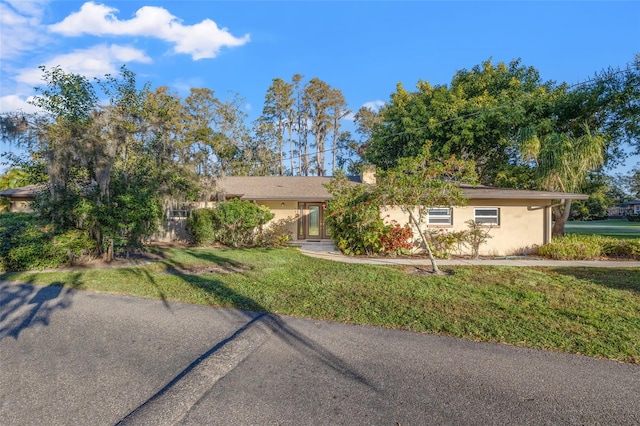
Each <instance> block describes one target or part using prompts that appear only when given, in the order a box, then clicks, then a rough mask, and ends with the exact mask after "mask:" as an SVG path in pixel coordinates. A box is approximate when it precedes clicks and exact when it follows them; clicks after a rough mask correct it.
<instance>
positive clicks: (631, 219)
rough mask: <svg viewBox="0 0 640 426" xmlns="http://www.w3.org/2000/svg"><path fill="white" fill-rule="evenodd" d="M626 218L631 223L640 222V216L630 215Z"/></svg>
mask: <svg viewBox="0 0 640 426" xmlns="http://www.w3.org/2000/svg"><path fill="white" fill-rule="evenodd" d="M626 217H627V220H628V221H629V222H640V214H629V215H627V216H626Z"/></svg>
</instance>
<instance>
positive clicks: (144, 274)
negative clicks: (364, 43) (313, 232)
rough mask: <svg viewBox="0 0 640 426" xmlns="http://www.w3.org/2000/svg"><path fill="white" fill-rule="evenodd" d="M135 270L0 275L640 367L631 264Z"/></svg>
mask: <svg viewBox="0 0 640 426" xmlns="http://www.w3.org/2000/svg"><path fill="white" fill-rule="evenodd" d="M165 252H166V254H167V256H168V257H167V258H166V259H165V260H164V261H161V262H157V263H153V264H150V265H147V266H144V267H137V268H125V269H100V270H99V269H93V270H77V271H70V272H43V273H29V272H24V273H11V274H3V275H0V280H10V281H18V282H28V283H33V284H40V285H49V284H52V283H64V285H67V286H71V287H75V288H79V289H87V290H92V291H99V292H108V293H117V294H128V295H133V296H142V297H153V298H159V299H163V300H168V301H181V302H186V303H197V304H204V305H210V306H225V307H234V308H240V309H247V310H253V311H264V312H274V313H279V314H285V315H294V316H301V317H308V318H317V319H326V320H333V321H340V322H348V323H353V324H366V325H375V326H382V327H389V328H396V329H404V330H411V331H419V332H427V333H437V334H443V335H450V336H456V337H462V338H466V339H472V340H478V341H489V342H503V343H507V344H513V345H518V346H527V347H533V348H541V349H549V350H556V351H564V352H572V353H581V354H585V355H589V356H594V357H604V358H609V359H614V360H620V361H625V362H631V363H640V269H638V268H636V269H632V268H626V269H625V268H620V269H595V268H522V267H488V266H474V267H468V266H465V267H451V268H448V269H449V270H450V272H451V274H450V275H446V276H432V275H428V274H421V273H416V272H419V271H416V270H415V269H414V268H410V267H390V266H374V265H356V264H344V263H339V262H331V261H326V260H321V259H314V258H310V257H307V256H304V255H302V254H300V253H299V252H298V251H297V249H293V248H287V249H250V250H249V249H246V250H219V249H167V250H165Z"/></svg>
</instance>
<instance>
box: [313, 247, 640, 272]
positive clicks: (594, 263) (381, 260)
mask: <svg viewBox="0 0 640 426" xmlns="http://www.w3.org/2000/svg"><path fill="white" fill-rule="evenodd" d="M300 253H302V254H305V255H307V256H310V257H316V258H319V259H326V260H333V261H336V262H343V263H366V264H371V265H412V266H428V267H431V262H430V261H429V259H426V258H424V259H423V258H393V257H351V256H345V255H344V254H342V253H341V252H340V251H339V250H338V249H337V248H335V247H332V246H331V245H327V244H322V245H312V244H305V245H303V246H301V247H300ZM437 263H438V266H546V267H585V268H640V261H637V260H550V259H541V258H532V257H524V256H505V257H504V258H491V259H483V258H480V259H477V260H472V259H438V260H437Z"/></svg>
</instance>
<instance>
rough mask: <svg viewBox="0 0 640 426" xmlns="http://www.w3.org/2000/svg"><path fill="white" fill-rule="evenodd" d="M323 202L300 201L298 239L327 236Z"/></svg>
mask: <svg viewBox="0 0 640 426" xmlns="http://www.w3.org/2000/svg"><path fill="white" fill-rule="evenodd" d="M323 207H324V204H323V203H299V204H298V209H299V210H300V219H299V222H298V239H301V240H306V239H323V238H327V235H326V230H325V229H326V227H325V224H324V208H323Z"/></svg>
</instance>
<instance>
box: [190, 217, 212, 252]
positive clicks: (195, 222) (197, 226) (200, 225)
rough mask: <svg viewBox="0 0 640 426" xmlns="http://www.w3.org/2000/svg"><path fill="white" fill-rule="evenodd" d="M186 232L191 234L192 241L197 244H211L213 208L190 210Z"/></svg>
mask: <svg viewBox="0 0 640 426" xmlns="http://www.w3.org/2000/svg"><path fill="white" fill-rule="evenodd" d="M187 232H189V233H190V234H191V235H192V236H193V241H194V242H195V244H196V245H197V246H203V245H207V244H213V243H214V242H215V233H214V230H213V209H197V210H194V211H192V212H191V215H190V216H189V218H188V219H187Z"/></svg>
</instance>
